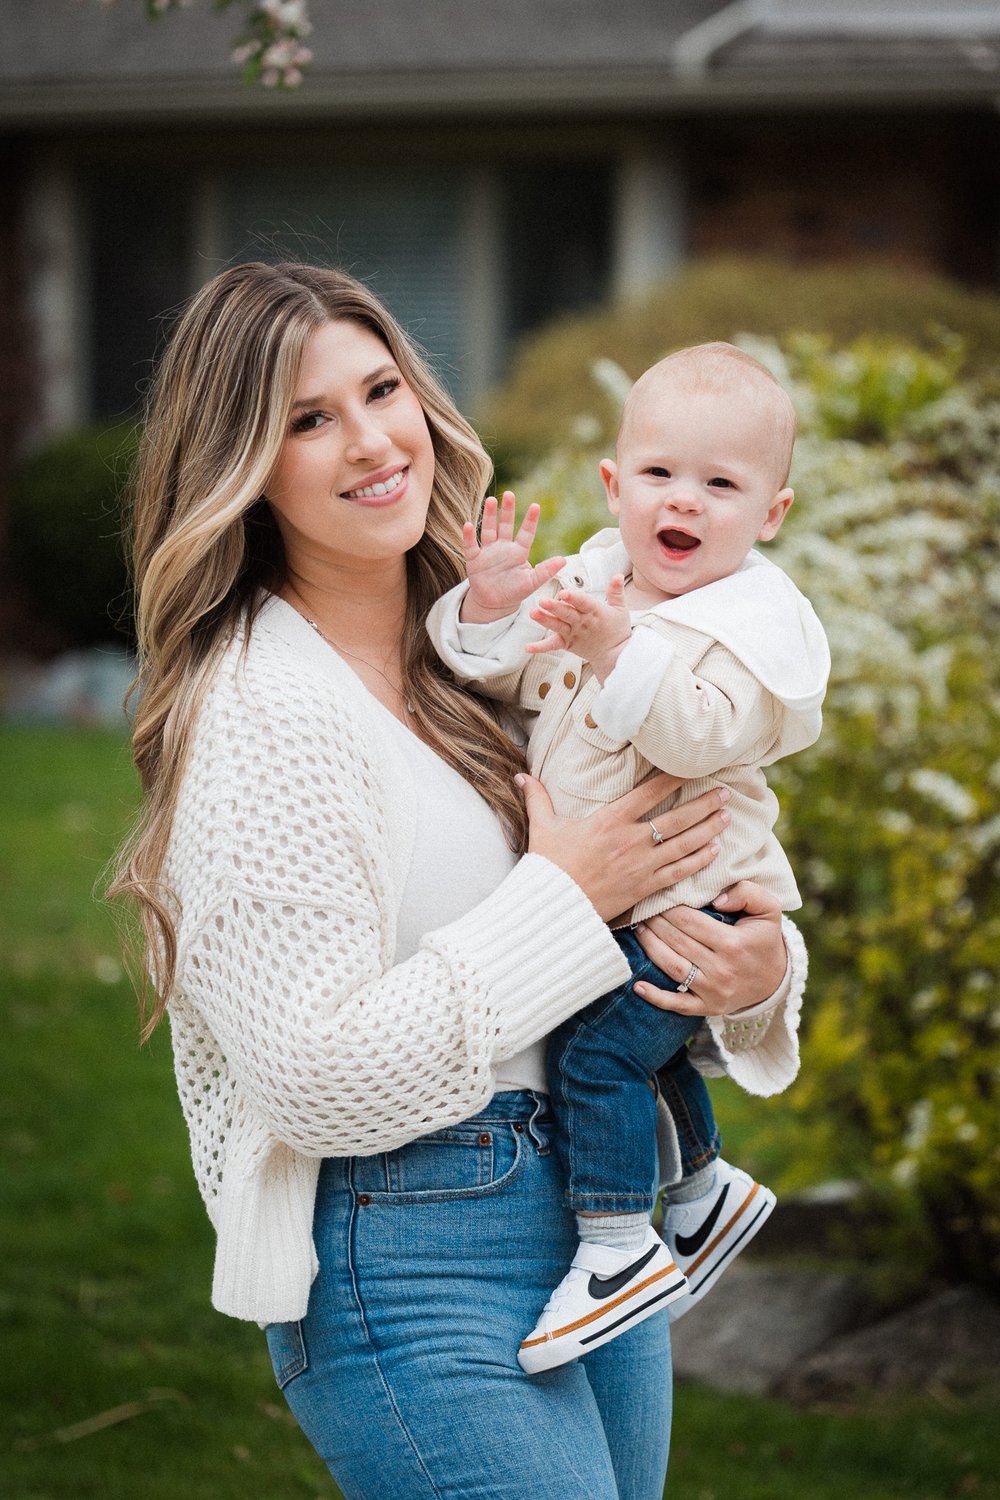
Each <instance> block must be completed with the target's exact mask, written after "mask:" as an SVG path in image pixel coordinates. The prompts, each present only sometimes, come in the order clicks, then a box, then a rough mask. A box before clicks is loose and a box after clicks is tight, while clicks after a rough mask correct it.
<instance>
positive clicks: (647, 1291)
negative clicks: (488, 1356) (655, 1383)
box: [517, 1261, 688, 1375]
mask: <svg viewBox="0 0 1000 1500" xmlns="http://www.w3.org/2000/svg"><path fill="white" fill-rule="evenodd" d="M664 1281H666V1283H667V1284H666V1285H665V1286H664V1285H662V1283H663V1282H664ZM687 1285H688V1283H687V1280H686V1278H685V1276H684V1273H683V1272H682V1271H681V1270H680V1269H679V1267H678V1266H677V1265H676V1264H675V1263H674V1262H673V1261H671V1263H670V1265H669V1266H663V1267H661V1269H660V1270H659V1271H655V1272H654V1273H653V1275H652V1276H647V1277H646V1278H645V1280H643V1281H640V1282H638V1283H637V1284H636V1285H635V1286H633V1287H630V1288H629V1290H628V1291H627V1292H623V1293H622V1295H621V1296H620V1297H616V1298H615V1299H614V1300H613V1301H612V1302H608V1303H606V1304H605V1305H604V1306H603V1307H600V1308H597V1309H596V1310H595V1311H594V1312H591V1313H587V1315H586V1317H583V1318H577V1320H576V1321H575V1322H574V1323H567V1324H566V1326H565V1327H564V1328H557V1329H556V1330H555V1332H553V1333H550V1334H548V1335H547V1336H546V1337H544V1338H538V1339H525V1340H524V1342H523V1343H522V1345H521V1347H520V1349H518V1351H517V1362H518V1364H519V1365H520V1366H521V1369H522V1370H524V1372H525V1373H526V1374H528V1375H538V1374H540V1373H541V1371H543V1370H554V1369H556V1368H557V1367H558V1366H559V1365H565V1364H568V1363H569V1361H570V1360H571V1359H578V1358H579V1357H580V1355H581V1354H589V1353H590V1351H591V1350H592V1349H599V1348H600V1346H601V1345H602V1344H607V1343H609V1342H610V1340H611V1339H616V1338H617V1337H618V1335H619V1334H621V1333H625V1332H627V1331H628V1329H629V1328H634V1327H635V1326H636V1325H637V1324H638V1323H643V1322H645V1320H646V1319H647V1318H651V1317H652V1316H653V1314H654V1313H658V1312H659V1311H660V1309H661V1308H663V1307H666V1306H667V1305H668V1304H669V1303H671V1302H673V1300H674V1299H675V1298H676V1297H682V1296H683V1295H684V1293H685V1292H686V1291H687Z"/></svg>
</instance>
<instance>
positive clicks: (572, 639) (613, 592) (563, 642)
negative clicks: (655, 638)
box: [525, 574, 632, 683]
mask: <svg viewBox="0 0 1000 1500" xmlns="http://www.w3.org/2000/svg"><path fill="white" fill-rule="evenodd" d="M531 618H532V619H533V620H537V622H538V624H539V625H545V626H546V627H547V628H548V630H549V634H548V635H547V636H546V637H545V638H544V640H541V641H532V642H531V644H530V645H528V646H526V647H525V650H526V651H531V652H536V653H537V652H541V651H572V652H573V654H574V656H580V657H582V658H583V660H584V661H589V662H590V665H591V666H592V667H593V669H594V672H595V674H596V676H597V678H598V680H599V681H600V682H602V683H603V681H604V679H605V678H606V677H608V676H610V674H611V670H612V668H613V667H614V664H615V662H616V661H617V660H618V658H619V656H620V655H621V653H622V651H623V650H624V648H625V644H626V642H627V641H628V639H629V637H630V635H631V634H632V618H631V616H630V614H629V612H628V607H627V606H626V604H625V580H624V578H622V577H621V575H620V574H619V576H618V577H616V578H612V580H611V582H610V583H609V584H608V596H607V599H606V600H601V599H595V598H593V596H592V595H590V594H578V593H575V592H573V591H572V590H570V589H563V590H562V592H561V593H559V594H557V595H556V597H555V598H554V599H542V600H540V601H539V603H538V604H537V606H536V607H535V608H534V609H533V610H532V611H531Z"/></svg>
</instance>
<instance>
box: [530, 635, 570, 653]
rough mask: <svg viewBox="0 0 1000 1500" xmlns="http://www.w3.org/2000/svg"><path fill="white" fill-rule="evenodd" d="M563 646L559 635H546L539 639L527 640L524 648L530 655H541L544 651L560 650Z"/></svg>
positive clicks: (563, 643)
mask: <svg viewBox="0 0 1000 1500" xmlns="http://www.w3.org/2000/svg"><path fill="white" fill-rule="evenodd" d="M564 646H565V642H564V641H563V640H562V638H561V636H558V635H547V636H545V637H544V638H543V639H542V640H540V641H529V642H528V644H527V645H526V646H525V648H524V649H525V651H529V652H530V653H531V655H532V656H541V655H542V654H543V652H545V651H562V650H563V648H564Z"/></svg>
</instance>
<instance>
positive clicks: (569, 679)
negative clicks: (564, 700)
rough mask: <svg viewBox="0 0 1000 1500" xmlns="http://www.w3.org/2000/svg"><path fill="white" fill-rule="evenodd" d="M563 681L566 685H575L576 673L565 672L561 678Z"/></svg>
mask: <svg viewBox="0 0 1000 1500" xmlns="http://www.w3.org/2000/svg"><path fill="white" fill-rule="evenodd" d="M563 682H564V683H565V684H566V686H567V687H576V673H575V672H567V673H566V676H565V677H564V678H563Z"/></svg>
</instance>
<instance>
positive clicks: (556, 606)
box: [531, 598, 579, 630]
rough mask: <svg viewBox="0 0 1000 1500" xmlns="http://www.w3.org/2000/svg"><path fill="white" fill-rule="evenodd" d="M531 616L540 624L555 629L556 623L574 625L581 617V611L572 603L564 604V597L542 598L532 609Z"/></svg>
mask: <svg viewBox="0 0 1000 1500" xmlns="http://www.w3.org/2000/svg"><path fill="white" fill-rule="evenodd" d="M531 618H532V619H533V620H537V621H538V623H539V625H547V626H548V627H549V629H550V630H553V629H554V628H555V626H556V624H557V623H558V624H560V625H574V624H576V622H577V620H578V619H579V613H578V611H577V610H575V609H574V608H573V606H572V605H571V604H564V603H563V602H562V599H561V598H560V599H540V600H539V601H538V604H537V605H536V606H535V608H534V609H533V610H532V611H531Z"/></svg>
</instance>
